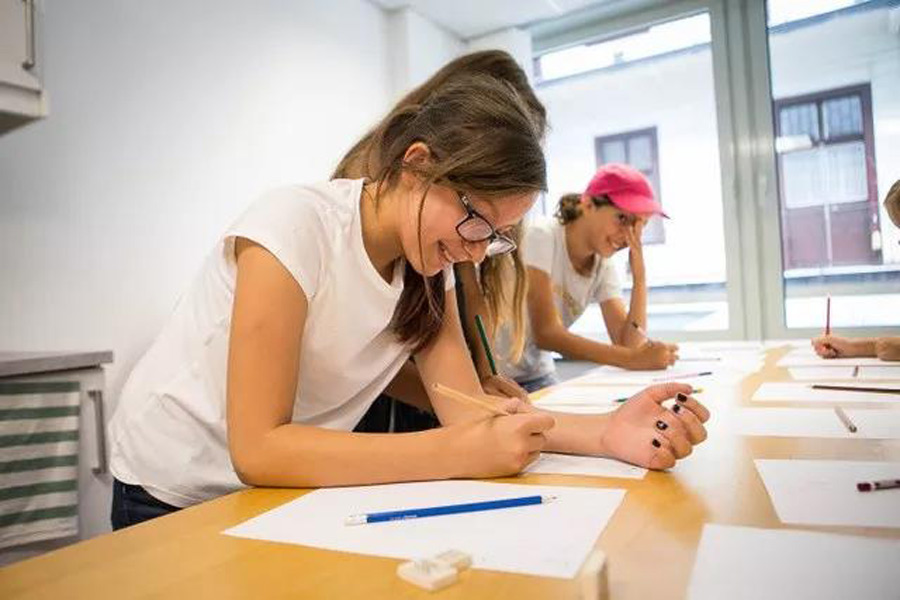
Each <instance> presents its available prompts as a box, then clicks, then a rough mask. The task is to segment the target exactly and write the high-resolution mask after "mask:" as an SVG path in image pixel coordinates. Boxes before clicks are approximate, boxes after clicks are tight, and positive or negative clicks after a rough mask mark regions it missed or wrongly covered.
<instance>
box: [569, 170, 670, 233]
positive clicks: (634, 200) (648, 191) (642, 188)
mask: <svg viewBox="0 0 900 600" xmlns="http://www.w3.org/2000/svg"><path fill="white" fill-rule="evenodd" d="M584 193H585V195H586V196H593V197H599V196H603V195H606V196H608V197H609V199H610V200H611V201H612V203H613V204H615V205H616V207H618V208H620V209H622V210H624V211H625V212H629V213H633V214H639V215H646V214H653V215H662V216H663V217H665V218H667V219H668V218H669V215H667V214H666V213H664V212H663V209H662V206H660V205H659V202H657V201H656V200H655V199H654V198H653V188H652V187H650V182H649V181H647V178H646V177H644V175H643V174H642V173H641V172H640V171H638V170H637V169H635V168H634V167H629V166H628V165H623V164H619V163H609V164H606V165H603V166H602V167H600V168H599V169H597V172H596V173H595V174H594V177H593V178H591V182H590V183H589V184H588V186H587V189H586V190H584Z"/></svg>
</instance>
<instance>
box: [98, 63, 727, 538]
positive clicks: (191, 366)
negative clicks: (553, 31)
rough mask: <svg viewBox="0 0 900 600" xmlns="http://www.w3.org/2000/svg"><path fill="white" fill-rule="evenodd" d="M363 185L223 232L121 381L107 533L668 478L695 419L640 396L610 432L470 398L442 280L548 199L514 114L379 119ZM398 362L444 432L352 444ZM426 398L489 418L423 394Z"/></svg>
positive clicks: (495, 103) (608, 426) (271, 204)
mask: <svg viewBox="0 0 900 600" xmlns="http://www.w3.org/2000/svg"><path fill="white" fill-rule="evenodd" d="M375 140H376V142H375V145H374V147H375V148H376V149H377V153H378V156H379V157H380V159H379V162H380V164H382V165H383V168H382V169H381V170H380V171H379V173H378V176H377V177H375V178H372V179H371V180H335V181H330V182H326V183H319V184H314V185H305V186H291V187H287V188H282V189H278V190H275V191H273V192H271V193H268V194H266V195H265V196H263V197H262V198H261V199H260V200H258V201H257V202H256V203H254V204H253V205H251V207H250V208H249V209H248V210H247V212H246V213H244V215H243V216H242V217H240V218H239V219H238V221H237V222H236V223H235V224H234V225H233V226H232V227H231V228H230V229H229V230H228V231H227V232H226V233H225V235H224V236H223V238H222V240H221V241H220V242H219V243H218V244H217V246H216V247H215V248H214V249H213V252H212V253H211V254H210V256H209V257H208V259H207V261H206V262H205V264H204V265H203V267H202V268H201V271H200V273H199V274H198V276H197V278H196V279H195V281H194V282H193V284H192V286H191V287H190V289H189V290H188V291H187V293H186V294H185V295H184V296H183V297H182V299H181V300H180V301H179V303H178V305H177V307H176V309H175V311H174V313H173V315H172V316H171V318H170V320H169V321H168V323H167V324H166V325H165V327H164V328H163V330H162V332H161V333H160V335H159V336H158V337H157V338H156V340H155V341H154V342H153V344H152V345H151V347H150V349H149V350H148V351H147V353H146V354H145V355H144V356H143V357H142V358H141V359H140V361H139V362H138V364H137V365H136V366H135V368H134V370H133V371H132V373H131V374H130V376H129V378H128V381H127V382H126V384H125V387H124V389H123V391H122V395H121V398H120V402H119V405H118V408H117V412H116V414H115V415H114V417H113V420H112V423H111V426H110V429H111V446H112V448H111V465H110V466H111V470H112V472H113V474H114V476H115V478H116V481H115V482H114V492H113V506H112V519H113V525H114V527H115V528H121V527H125V526H128V525H131V524H134V523H137V522H140V521H143V520H147V519H149V518H153V517H155V516H160V515H163V514H166V513H168V512H171V511H174V510H177V509H178V508H180V507H186V506H190V505H193V504H197V503H199V502H203V501H205V500H209V499H212V498H215V497H217V496H221V495H223V494H227V493H229V492H232V491H235V490H238V489H240V488H241V487H243V486H245V485H257V486H283V487H320V486H334V485H352V484H373V483H385V482H399V481H417V480H418V481H421V480H429V479H443V478H482V477H495V476H503V475H512V474H515V473H517V472H519V471H520V470H521V469H522V468H523V467H525V466H526V465H527V464H528V463H529V462H531V461H533V460H534V459H535V458H537V456H538V454H539V453H540V452H541V451H542V450H556V451H562V452H572V453H582V454H594V455H606V456H613V457H617V458H621V459H623V460H626V461H628V462H632V463H635V464H639V465H646V466H649V467H651V468H667V467H669V466H671V465H673V464H674V462H675V460H676V458H680V457H683V456H686V455H687V454H689V453H690V452H691V448H692V445H693V444H695V443H699V442H700V441H702V440H703V439H704V438H705V435H706V434H705V430H704V428H703V425H702V421H705V420H706V419H707V418H708V415H709V413H708V411H707V410H706V409H705V408H704V407H703V406H702V405H700V404H699V403H698V402H697V401H696V400H694V399H693V398H690V397H688V396H685V395H681V396H679V397H678V402H677V403H676V406H677V407H678V408H679V409H680V410H678V411H677V412H676V411H669V410H666V409H664V408H662V407H661V406H660V403H661V402H662V401H664V400H666V399H668V398H671V397H674V396H675V395H676V394H678V393H682V394H687V393H689V392H690V387H689V386H687V385H680V384H669V385H664V386H655V387H653V388H649V389H647V390H645V391H644V392H641V393H639V394H637V395H636V396H634V397H633V398H632V399H631V400H629V401H628V402H627V403H625V404H624V405H623V406H622V407H621V408H619V409H618V410H617V411H616V412H614V413H612V414H610V415H590V416H584V415H581V416H574V415H561V414H560V415H555V416H550V415H549V414H546V413H542V412H540V411H538V410H536V409H534V408H532V407H531V406H529V405H527V404H525V403H523V402H521V401H520V400H516V399H505V398H503V399H501V398H497V397H494V396H489V395H486V394H484V392H483V390H482V388H481V385H480V384H479V381H478V378H477V376H476V374H475V370H474V368H473V365H472V360H471V358H470V356H469V353H468V350H467V349H466V346H465V342H464V341H463V336H462V333H461V330H460V324H459V319H458V315H457V309H456V300H455V292H454V289H453V277H452V271H451V267H452V263H453V262H455V261H456V260H457V259H459V257H463V256H466V257H471V258H472V259H474V260H476V261H480V260H481V259H482V258H483V257H484V256H485V255H486V254H487V253H490V252H493V251H495V250H494V248H497V247H498V246H499V247H506V248H508V247H509V244H508V243H506V242H503V241H502V239H503V238H502V235H503V233H502V232H504V231H507V230H508V229H509V228H510V227H512V226H513V225H514V224H515V223H517V222H518V221H519V220H520V219H521V218H522V216H523V215H524V214H525V213H526V212H527V210H528V209H529V208H530V207H531V205H532V204H533V202H534V201H535V198H536V196H537V193H538V192H539V191H540V190H542V189H543V188H544V187H545V166H544V157H543V154H542V151H541V147H540V136H539V135H538V132H537V130H536V127H535V124H534V122H533V121H532V119H531V117H530V114H529V111H528V109H527V108H526V106H525V105H524V103H523V102H522V100H521V98H520V96H519V95H518V94H517V93H515V91H514V90H513V89H512V88H511V87H510V86H508V85H506V84H503V83H501V82H499V81H497V80H495V79H492V78H489V77H469V78H465V79H461V80H459V81H455V82H453V83H449V84H447V85H446V86H444V87H443V88H442V89H441V90H439V91H438V92H436V93H435V94H434V95H433V96H431V97H430V98H429V99H428V100H427V101H426V102H424V103H422V104H420V105H416V106H412V107H408V108H405V109H403V110H400V111H397V112H395V113H392V114H391V116H390V118H389V119H386V120H385V121H384V122H383V123H382V124H381V126H380V127H379V128H378V130H377V131H376V134H375ZM410 356H412V357H413V358H414V360H415V362H416V365H417V367H418V370H419V372H420V374H421V377H422V380H423V382H424V383H425V385H426V389H428V390H429V396H430V399H431V402H432V405H433V406H434V409H435V412H436V413H437V415H438V417H439V418H440V420H441V423H442V425H443V426H442V427H439V428H436V429H432V430H428V431H423V432H415V433H406V434H363V433H352V432H351V431H350V430H351V429H352V428H353V426H354V425H355V424H356V422H357V421H358V420H359V418H360V417H361V416H362V414H363V413H364V412H365V411H366V409H367V408H368V406H369V404H370V403H371V402H372V401H373V400H374V398H375V397H376V396H377V395H378V394H379V393H380V392H381V391H382V389H383V388H384V387H385V386H386V385H387V383H388V382H389V381H390V380H391V378H392V377H393V376H394V374H395V373H396V372H397V370H398V369H399V368H400V366H401V365H402V364H404V363H405V362H406V361H407V359H408V358H409V357H410ZM435 384H442V385H444V386H447V387H450V388H455V389H456V390H458V391H460V392H462V393H464V394H467V395H469V396H473V397H475V398H480V399H482V400H484V401H487V402H492V403H495V404H496V405H500V406H502V407H503V408H504V409H505V410H506V411H507V412H508V413H510V414H508V415H505V416H493V415H490V414H489V413H487V412H485V411H484V410H483V409H481V408H480V407H478V406H474V405H472V404H469V403H465V402H460V401H457V400H456V399H453V398H450V397H445V396H442V395H438V394H435V393H432V389H433V386H434V385H435Z"/></svg>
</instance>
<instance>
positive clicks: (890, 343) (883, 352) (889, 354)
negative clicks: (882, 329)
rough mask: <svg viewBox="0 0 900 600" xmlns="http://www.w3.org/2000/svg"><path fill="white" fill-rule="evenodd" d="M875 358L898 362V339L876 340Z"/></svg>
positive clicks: (899, 347) (885, 338) (899, 353)
mask: <svg viewBox="0 0 900 600" xmlns="http://www.w3.org/2000/svg"><path fill="white" fill-rule="evenodd" d="M875 356H877V357H878V358H880V359H881V360H900V337H883V338H878V341H876V342H875Z"/></svg>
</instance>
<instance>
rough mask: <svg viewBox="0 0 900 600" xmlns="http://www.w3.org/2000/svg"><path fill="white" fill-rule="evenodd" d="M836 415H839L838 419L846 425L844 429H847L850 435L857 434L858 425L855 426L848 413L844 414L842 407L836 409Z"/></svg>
mask: <svg viewBox="0 0 900 600" xmlns="http://www.w3.org/2000/svg"><path fill="white" fill-rule="evenodd" d="M834 414H836V415H837V418H838V419H840V420H841V423H843V424H844V427H846V428H847V430H848V431H850V433H856V425H854V424H853V421H851V420H850V417H848V416H847V413H845V412H844V409H842V408H841V407H840V406H837V407H835V409H834Z"/></svg>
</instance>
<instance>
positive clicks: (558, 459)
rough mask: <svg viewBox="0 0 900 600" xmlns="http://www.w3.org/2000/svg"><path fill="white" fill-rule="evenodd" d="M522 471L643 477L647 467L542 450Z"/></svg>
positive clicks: (631, 477) (627, 477)
mask: <svg viewBox="0 0 900 600" xmlns="http://www.w3.org/2000/svg"><path fill="white" fill-rule="evenodd" d="M524 472H525V473H551V474H555V475H594V476H596V477H620V478H623V479H643V478H644V475H646V474H647V469H644V468H642V467H636V466H634V465H629V464H628V463H624V462H621V461H618V460H613V459H611V458H601V457H598V456H573V455H571V454H557V453H555V452H543V453H541V456H540V458H538V459H537V460H536V461H534V462H533V463H531V464H530V465H529V466H528V468H527V469H525V471H524Z"/></svg>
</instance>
